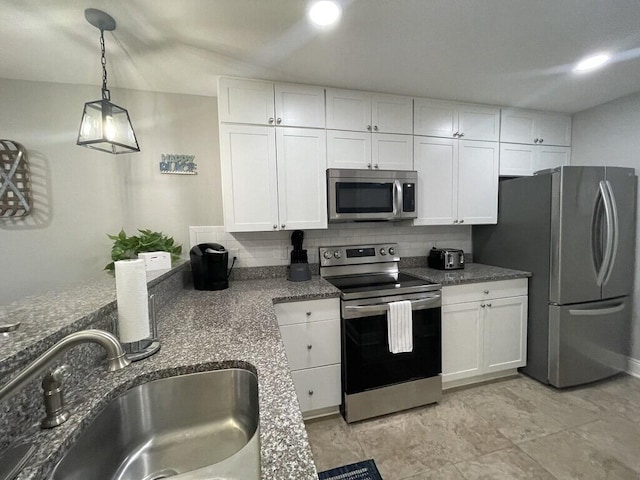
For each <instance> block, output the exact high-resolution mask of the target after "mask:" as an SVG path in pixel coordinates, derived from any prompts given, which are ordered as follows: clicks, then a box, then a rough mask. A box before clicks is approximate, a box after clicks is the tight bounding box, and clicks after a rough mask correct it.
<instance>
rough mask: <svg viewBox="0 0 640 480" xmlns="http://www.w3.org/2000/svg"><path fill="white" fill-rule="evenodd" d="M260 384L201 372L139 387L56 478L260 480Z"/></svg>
mask: <svg viewBox="0 0 640 480" xmlns="http://www.w3.org/2000/svg"><path fill="white" fill-rule="evenodd" d="M258 426H259V414H258V380H257V378H256V376H255V375H254V374H253V373H251V372H250V371H248V370H242V369H228V370H215V371H211V372H204V373H194V374H189V375H182V376H177V377H170V378H165V379H161V380H154V381H151V382H149V383H145V384H143V385H140V386H137V387H134V388H132V389H130V390H128V391H126V392H124V393H123V394H122V395H120V396H119V397H118V398H116V399H115V400H114V401H112V402H111V403H110V404H109V405H107V407H106V408H105V409H104V410H103V411H102V412H100V414H98V416H97V417H96V418H95V419H94V420H93V422H92V423H91V424H90V425H89V426H88V427H87V429H86V430H85V431H84V432H83V433H82V434H81V435H80V437H79V438H78V440H77V441H76V442H75V444H74V445H73V446H72V447H71V448H70V449H69V451H68V452H67V453H66V455H65V456H64V457H63V458H62V460H61V461H60V462H59V463H58V465H57V466H56V468H55V470H54V471H53V473H52V474H51V477H50V478H51V479H65V480H87V479H92V480H101V479H105V480H107V479H109V480H158V479H161V478H170V477H171V478H173V479H181V480H182V479H184V480H187V479H189V480H191V479H217V478H221V479H222V478H224V479H225V480H227V479H238V480H239V479H242V480H249V479H251V480H252V479H256V480H257V479H259V478H260V439H259V437H260V435H259V429H258Z"/></svg>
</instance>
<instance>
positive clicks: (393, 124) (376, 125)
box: [327, 88, 413, 135]
mask: <svg viewBox="0 0 640 480" xmlns="http://www.w3.org/2000/svg"><path fill="white" fill-rule="evenodd" d="M412 111H413V100H412V99H411V97H403V96H400V95H383V94H371V93H368V92H360V91H355V90H339V89H334V88H328V89H327V128H328V129H332V130H351V131H355V132H379V133H399V134H406V135H410V134H411V132H412Z"/></svg>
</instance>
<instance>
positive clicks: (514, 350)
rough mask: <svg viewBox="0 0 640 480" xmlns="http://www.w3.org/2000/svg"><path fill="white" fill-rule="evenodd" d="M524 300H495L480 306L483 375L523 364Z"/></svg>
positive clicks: (525, 321) (524, 335)
mask: <svg viewBox="0 0 640 480" xmlns="http://www.w3.org/2000/svg"><path fill="white" fill-rule="evenodd" d="M527 299H528V297H527V296H521V297H510V298H498V299H493V300H487V301H486V302H485V303H483V305H485V307H484V308H483V310H484V345H485V347H484V361H485V373H491V372H498V371H500V370H506V369H509V368H517V367H523V366H525V365H526V359H527Z"/></svg>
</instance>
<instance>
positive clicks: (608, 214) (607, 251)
mask: <svg viewBox="0 0 640 480" xmlns="http://www.w3.org/2000/svg"><path fill="white" fill-rule="evenodd" d="M599 193H600V195H601V196H602V200H603V202H604V212H605V219H606V224H607V242H606V245H605V248H604V255H603V258H602V264H601V266H600V270H599V271H598V276H597V277H596V283H597V285H598V286H599V287H601V286H602V284H603V283H604V281H605V276H606V275H607V272H608V271H609V265H610V264H611V256H612V254H613V228H614V227H613V212H612V206H611V201H610V199H609V195H608V191H607V184H606V183H605V181H604V180H601V181H600V184H599Z"/></svg>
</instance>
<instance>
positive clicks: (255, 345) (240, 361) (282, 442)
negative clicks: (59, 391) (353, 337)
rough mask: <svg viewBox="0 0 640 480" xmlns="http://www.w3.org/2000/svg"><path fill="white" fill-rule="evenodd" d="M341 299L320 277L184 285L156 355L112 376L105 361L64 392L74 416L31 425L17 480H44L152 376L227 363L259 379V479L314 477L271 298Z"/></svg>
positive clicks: (167, 311)
mask: <svg viewBox="0 0 640 480" xmlns="http://www.w3.org/2000/svg"><path fill="white" fill-rule="evenodd" d="M338 296H339V291H338V290H337V289H336V288H335V287H333V286H332V285H331V284H329V283H328V282H326V281H325V280H323V279H321V278H320V277H317V276H314V277H313V278H312V279H311V280H310V281H307V282H299V283H294V282H288V281H287V280H286V279H284V278H276V279H269V280H248V281H239V282H233V283H231V286H230V288H229V289H227V290H221V291H216V292H210V291H196V290H189V289H185V290H183V291H182V292H181V293H180V295H178V297H177V298H176V300H175V301H174V302H173V303H172V304H170V305H168V306H166V307H165V308H164V309H163V310H161V311H160V313H159V318H158V320H159V332H158V333H159V338H160V340H161V342H162V347H161V349H160V351H159V352H158V353H157V354H155V355H154V356H152V357H150V358H148V359H145V360H142V361H140V362H136V363H134V364H132V365H131V366H129V367H127V368H125V369H123V370H120V371H117V372H114V373H106V372H105V370H104V366H103V365H101V366H99V367H97V368H95V369H93V370H92V371H91V372H90V374H89V375H88V376H87V378H86V380H85V382H83V385H82V386H81V388H78V389H77V391H71V392H69V393H68V400H69V401H68V404H69V406H70V407H71V410H72V415H71V418H70V419H69V420H68V421H67V422H66V423H64V424H63V425H61V426H59V427H57V428H54V429H52V430H40V429H39V428H37V426H34V428H33V431H32V432H29V433H30V435H29V438H28V439H29V440H31V441H34V442H35V443H36V444H37V445H38V450H37V452H36V454H35V457H34V458H33V459H32V460H31V462H30V465H29V466H28V467H27V468H25V469H24V470H23V471H22V473H21V474H20V476H19V477H18V480H26V479H30V480H34V479H41V478H44V477H45V476H46V475H47V473H48V472H49V471H50V469H51V468H52V467H53V465H55V463H56V462H57V461H58V460H59V459H60V458H61V457H62V455H63V454H64V452H65V451H66V450H67V449H68V448H69V446H70V445H71V444H72V443H73V442H74V441H75V440H76V439H77V438H78V436H79V435H80V433H81V432H82V430H83V428H84V427H85V426H86V425H87V424H88V423H89V422H90V421H91V420H92V418H93V417H94V416H95V415H96V414H97V413H98V412H99V411H100V410H102V409H103V408H104V407H105V406H106V405H107V404H108V403H109V402H110V401H111V400H112V399H113V398H115V397H116V396H118V395H119V394H120V393H122V392H123V391H125V390H127V389H129V388H131V387H133V386H135V385H138V384H141V383H145V382H147V381H149V380H154V379H157V378H164V377H169V376H174V375H179V374H184V373H192V372H198V371H207V370H215V369H220V368H231V367H239V368H246V369H249V370H252V371H254V372H255V373H257V376H258V385H259V406H260V442H261V456H262V478H263V479H264V480H267V479H269V480H276V479H282V480H285V479H287V480H303V479H308V480H312V479H313V480H317V472H316V468H315V464H314V462H313V456H312V454H311V449H310V447H309V443H308V439H307V434H306V430H305V427H304V423H303V421H302V414H301V413H300V408H299V406H298V402H297V398H296V393H295V390H294V386H293V380H292V378H291V374H290V372H289V365H288V363H287V358H286V355H285V351H284V345H283V344H282V341H281V337H280V333H279V330H278V323H277V321H276V317H275V312H274V309H273V303H274V302H275V303H277V302H286V301H295V300H306V299H318V298H335V297H338Z"/></svg>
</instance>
